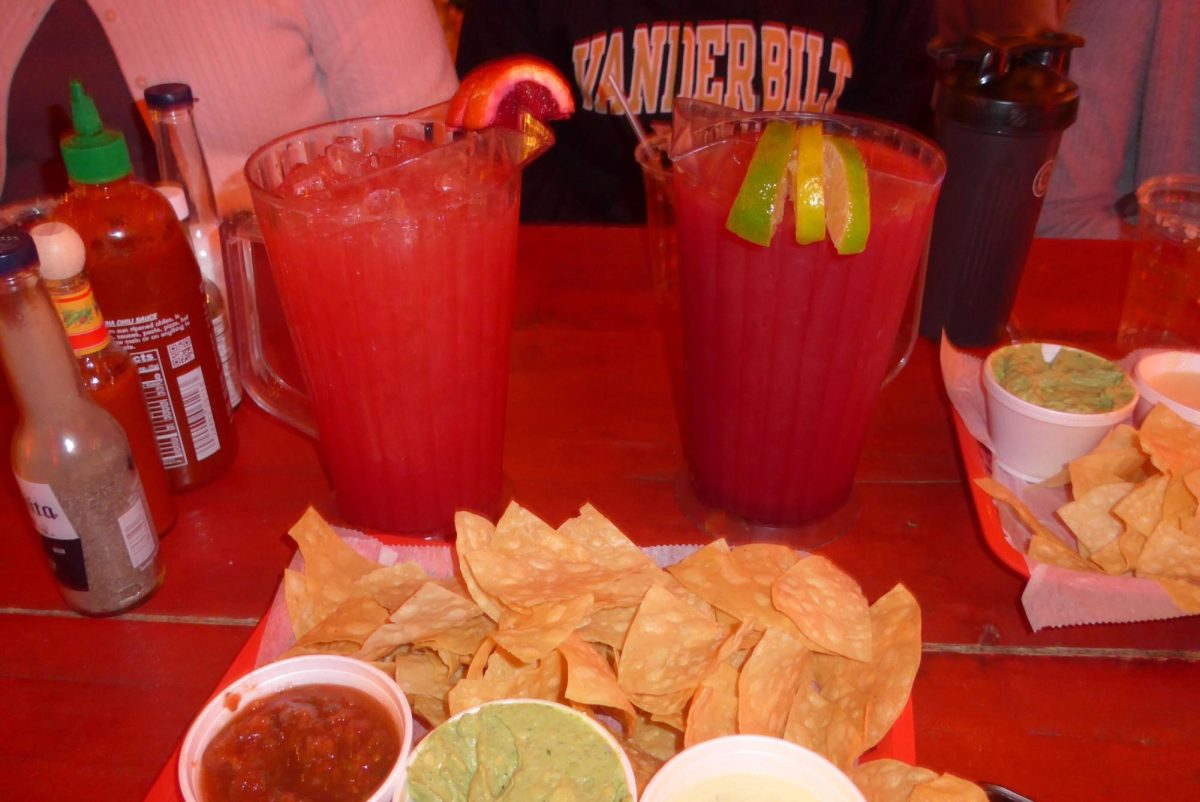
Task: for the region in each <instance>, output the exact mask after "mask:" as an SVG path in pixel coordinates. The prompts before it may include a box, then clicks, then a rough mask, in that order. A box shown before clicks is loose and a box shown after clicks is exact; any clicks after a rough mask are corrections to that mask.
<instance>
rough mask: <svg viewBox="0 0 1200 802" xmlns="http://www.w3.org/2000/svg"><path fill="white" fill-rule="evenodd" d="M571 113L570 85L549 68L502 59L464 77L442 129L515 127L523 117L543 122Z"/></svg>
mask: <svg viewBox="0 0 1200 802" xmlns="http://www.w3.org/2000/svg"><path fill="white" fill-rule="evenodd" d="M574 111H575V98H574V96H573V95H572V94H571V85H570V84H568V83H567V79H566V78H564V77H563V74H562V73H561V72H559V71H558V69H557V68H556V67H555V66H554V65H553V64H551V63H550V62H548V61H546V60H545V59H540V58H538V57H536V56H528V55H518V56H505V57H504V58H499V59H495V60H494V61H489V62H486V63H484V64H480V65H479V66H478V67H476V68H475V69H473V70H471V71H470V72H469V73H467V75H466V77H465V78H463V80H462V83H461V84H459V86H458V91H457V92H455V93H454V97H452V98H451V99H450V106H449V108H448V109H447V111H446V124H447V125H449V126H451V127H454V128H466V129H468V130H478V129H480V128H488V127H490V126H493V125H503V126H507V127H509V128H516V127H518V121H519V119H520V116H521V114H522V113H528V114H530V115H532V116H533V117H535V118H537V119H538V120H541V121H546V120H561V119H564V118H566V117H570V116H571V114H573V113H574Z"/></svg>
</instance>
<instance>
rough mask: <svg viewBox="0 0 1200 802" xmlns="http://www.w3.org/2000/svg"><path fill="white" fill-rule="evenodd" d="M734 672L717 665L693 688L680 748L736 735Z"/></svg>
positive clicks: (736, 697) (731, 667)
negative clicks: (682, 745) (694, 690)
mask: <svg viewBox="0 0 1200 802" xmlns="http://www.w3.org/2000/svg"><path fill="white" fill-rule="evenodd" d="M737 723H738V671H737V669H736V668H734V667H733V666H732V665H730V664H729V663H728V662H721V663H718V664H717V666H716V668H715V669H714V670H713V671H711V672H709V673H708V675H707V676H705V677H704V679H703V680H702V681H701V682H700V685H699V686H697V688H696V693H695V695H694V696H693V697H692V704H691V706H690V707H689V708H688V713H687V724H686V726H685V727H684V730H683V743H684V746H695V745H696V744H698V743H702V742H704V741H708V740H711V739H713V738H720V737H722V736H725V735H733V734H734V733H736V732H737V731H738V729H737Z"/></svg>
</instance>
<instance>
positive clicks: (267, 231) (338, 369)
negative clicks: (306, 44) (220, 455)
mask: <svg viewBox="0 0 1200 802" xmlns="http://www.w3.org/2000/svg"><path fill="white" fill-rule="evenodd" d="M552 141H553V140H552V137H551V135H550V134H549V132H548V131H547V130H546V129H545V128H544V127H542V126H540V125H539V124H538V123H536V122H535V121H529V122H528V123H527V126H526V129H525V130H523V131H516V130H511V129H504V128H493V129H487V130H484V131H480V132H471V133H461V132H455V131H453V130H450V129H448V128H447V127H446V126H445V125H443V124H442V123H441V122H439V118H438V115H436V114H428V115H427V114H420V113H418V114H416V115H409V116H406V117H377V118H370V119H357V120H343V121H340V122H333V123H328V124H326V125H320V126H315V127H313V128H308V129H305V130H302V131H297V132H294V133H291V134H287V135H284V136H281V137H279V138H278V139H276V140H274V141H272V142H270V143H268V144H266V145H264V146H262V147H261V148H259V150H258V151H256V152H255V153H254V154H253V155H252V156H251V157H250V160H249V161H248V162H247V165H246V176H247V179H248V180H249V183H250V188H251V194H252V196H253V201H254V209H255V212H256V215H257V223H258V226H259V227H260V228H261V232H262V234H261V235H262V240H263V242H264V243H265V246H266V248H265V254H266V256H267V257H268V260H269V262H270V267H271V269H270V274H271V276H272V278H273V280H274V283H275V285H276V288H277V290H278V297H279V302H280V305H281V307H282V310H283V316H284V318H285V320H286V326H287V330H288V332H289V333H290V338H291V342H292V345H293V346H294V349H295V353H296V356H297V357H298V362H299V368H300V373H301V375H302V377H303V384H304V385H305V388H304V390H305V391H304V392H302V391H300V390H299V389H298V388H293V387H290V386H289V385H288V384H287V383H286V382H284V381H282V380H281V379H280V377H279V375H278V373H277V372H276V371H275V370H274V367H273V366H272V365H271V364H270V362H269V361H267V360H265V359H264V358H263V354H264V353H265V352H268V351H269V349H265V348H264V344H263V338H262V337H260V336H259V335H260V334H261V333H263V332H264V330H265V327H266V326H267V325H268V324H269V320H267V319H266V318H264V315H263V314H260V311H259V308H258V306H257V305H256V303H255V296H256V294H257V293H263V292H264V288H263V286H262V282H261V281H260V282H258V283H255V281H254V276H255V272H256V271H255V269H254V258H253V254H254V253H255V250H256V249H255V248H254V243H253V242H251V241H249V240H248V239H243V240H242V241H241V242H238V241H237V240H236V239H235V241H234V243H233V245H234V246H235V247H233V248H231V253H235V254H237V257H238V258H235V259H234V264H233V265H231V275H230V278H231V289H232V290H233V295H234V298H233V302H234V307H235V314H236V316H237V317H238V318H239V320H240V325H239V329H240V330H241V331H240V332H239V333H240V335H241V336H242V337H243V338H244V339H245V338H247V337H248V339H249V340H250V341H249V342H248V343H246V344H242V345H240V346H239V347H242V348H243V349H244V350H243V353H244V354H245V355H246V356H247V357H249V358H248V359H244V360H243V367H242V373H243V380H244V381H245V383H246V385H247V389H248V391H249V393H250V395H251V396H252V397H253V398H254V399H255V401H256V402H258V404H259V405H260V406H263V407H264V408H265V409H267V411H268V412H271V413H273V414H275V415H276V416H278V417H280V418H282V419H284V420H285V421H287V422H289V423H291V424H293V425H295V426H296V427H297V428H300V429H301V430H302V431H306V432H307V433H309V434H312V435H316V436H317V437H318V438H319V441H320V447H321V450H322V453H323V455H324V458H325V463H326V466H327V469H328V472H329V474H330V478H331V480H332V483H333V486H334V492H335V495H336V503H337V507H338V511H339V513H340V514H341V516H342V517H343V518H345V519H346V520H347V521H348V522H349V523H352V524H356V525H359V526H363V527H366V528H371V529H377V530H384V531H391V532H405V533H413V534H426V535H436V534H445V533H449V532H452V531H453V521H454V513H455V511H456V510H460V509H465V510H471V511H474V512H478V513H481V514H485V515H489V516H495V515H496V514H497V513H498V511H499V506H500V504H501V502H502V498H501V487H502V481H501V460H502V456H503V446H504V415H505V401H506V388H507V382H508V364H509V342H510V334H511V330H512V303H513V281H514V271H515V264H516V240H517V228H518V201H519V198H520V180H521V172H522V170H523V168H524V167H525V166H526V165H527V164H529V162H530V161H531V160H533V159H534V158H536V157H537V156H538V155H539V154H541V153H542V152H543V151H544V150H545V149H546V148H548V147H549V146H550V145H551V143H552ZM258 252H259V254H260V255H261V254H262V251H261V250H259V251H258ZM259 272H260V273H261V271H259ZM309 400H311V406H310V405H309V403H308V402H309Z"/></svg>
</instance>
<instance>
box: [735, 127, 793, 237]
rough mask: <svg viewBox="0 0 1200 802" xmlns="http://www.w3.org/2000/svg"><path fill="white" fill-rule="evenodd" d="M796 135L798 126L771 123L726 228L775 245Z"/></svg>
mask: <svg viewBox="0 0 1200 802" xmlns="http://www.w3.org/2000/svg"><path fill="white" fill-rule="evenodd" d="M795 136H796V128H795V126H793V125H791V124H790V123H786V122H783V121H781V120H772V121H771V122H769V123H767V127H766V128H764V129H763V132H762V134H761V135H760V136H759V138H758V144H756V145H755V146H754V155H752V156H751V157H750V164H749V165H748V166H747V167H746V176H745V178H743V179H742V186H741V187H740V188H739V189H738V194H737V197H736V198H734V200H733V206H732V207H731V208H730V209H729V217H728V218H726V220H725V227H726V228H727V229H729V230H730V231H732V232H733V233H734V234H737V235H738V236H739V237H741V238H742V239H744V240H747V241H749V242H753V243H754V244H756V245H764V246H765V245H770V244H771V238H772V237H773V236H775V230H776V229H778V228H779V221H780V220H781V219H782V218H783V204H784V201H785V199H786V198H787V176H788V167H789V165H790V163H791V160H792V151H793V148H794V145H795Z"/></svg>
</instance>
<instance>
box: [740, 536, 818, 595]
mask: <svg viewBox="0 0 1200 802" xmlns="http://www.w3.org/2000/svg"><path fill="white" fill-rule="evenodd" d="M729 556H730V557H731V558H732V559H733V562H734V563H735V564H736V565H737V567H738V568H740V569H742V571H744V572H745V573H746V574H748V575H749V576H750V578H751V579H753V580H754V581H755V582H758V583H759V584H761V585H767V586H770V584H771V583H772V582H774V581H775V580H776V579H778V578H779V577H781V576H783V574H784V572H785V571H787V570H788V569H789V568H791V567H792V566H793V565H795V564H796V563H797V562H799V561H800V555H798V554H797V553H796V551H795V550H794V549H792V548H790V547H788V546H784V545H781V544H779V543H746V544H743V545H740V546H735V547H733V548H732V549H730V551H729Z"/></svg>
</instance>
